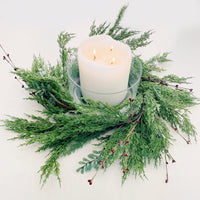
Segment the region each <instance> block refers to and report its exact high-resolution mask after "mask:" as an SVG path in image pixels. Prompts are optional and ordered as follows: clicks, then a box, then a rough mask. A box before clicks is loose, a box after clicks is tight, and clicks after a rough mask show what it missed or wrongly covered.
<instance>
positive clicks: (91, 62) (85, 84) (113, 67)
mask: <svg viewBox="0 0 200 200" xmlns="http://www.w3.org/2000/svg"><path fill="white" fill-rule="evenodd" d="M131 58H132V55H131V50H130V48H129V46H128V45H126V44H124V43H122V42H119V41H116V40H114V39H112V38H111V37H110V36H108V35H99V36H92V37H90V38H89V39H88V40H86V41H85V42H83V43H82V44H81V45H80V47H79V49H78V63H79V73H80V84H81V92H82V95H83V97H85V98H91V99H93V100H95V101H103V102H107V103H109V104H110V105H117V104H119V103H120V102H122V101H123V100H124V98H125V96H126V94H127V90H126V89H127V87H128V79H129V72H130V66H131Z"/></svg>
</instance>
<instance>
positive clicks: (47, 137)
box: [4, 6, 197, 184]
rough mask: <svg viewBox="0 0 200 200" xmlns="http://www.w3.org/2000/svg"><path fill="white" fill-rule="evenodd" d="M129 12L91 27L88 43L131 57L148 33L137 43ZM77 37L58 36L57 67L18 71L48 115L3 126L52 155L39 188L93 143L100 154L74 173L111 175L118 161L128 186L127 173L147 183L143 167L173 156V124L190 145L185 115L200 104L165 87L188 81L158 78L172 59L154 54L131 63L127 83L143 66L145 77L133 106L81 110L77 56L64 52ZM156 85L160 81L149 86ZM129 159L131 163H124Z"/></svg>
mask: <svg viewBox="0 0 200 200" xmlns="http://www.w3.org/2000/svg"><path fill="white" fill-rule="evenodd" d="M126 8H127V6H124V7H122V9H121V10H120V12H119V15H118V17H117V19H116V21H115V22H114V24H113V25H111V23H107V22H104V23H102V24H100V25H99V26H96V25H95V22H93V24H92V26H91V27H90V36H92V35H99V34H108V35H110V36H111V37H113V38H114V39H116V40H120V41H122V42H124V43H126V44H128V45H129V46H130V47H131V49H132V50H135V49H136V48H138V47H142V46H146V45H147V44H149V37H150V35H151V33H152V32H151V31H147V32H145V33H142V34H141V35H140V36H139V37H136V35H138V34H139V32H138V31H135V30H130V29H129V28H123V27H122V26H121V25H120V22H121V19H122V17H123V15H124V12H125V10H126ZM73 37H74V35H73V34H70V33H64V32H62V33H61V34H60V35H59V36H58V44H59V48H60V49H59V52H60V61H58V63H57V65H56V66H52V65H50V64H46V63H45V62H44V60H43V59H42V58H40V57H39V58H36V57H34V60H33V65H32V69H31V70H24V69H21V68H19V69H17V70H16V71H15V72H14V73H15V74H16V75H17V76H19V77H20V78H21V79H22V80H24V81H25V83H26V85H27V88H26V90H28V91H29V92H30V94H31V97H30V99H31V100H36V101H38V102H39V103H40V104H42V105H43V106H44V110H43V111H42V114H43V115H42V117H39V116H35V115H31V116H28V119H22V118H16V117H11V118H10V119H8V120H5V121H4V125H5V126H6V127H7V129H8V130H12V131H14V132H16V133H18V134H17V136H16V137H14V138H13V139H20V140H24V141H25V142H24V144H23V145H30V144H34V143H37V144H39V147H38V149H37V152H40V151H45V150H49V154H48V156H49V157H48V159H47V160H46V162H45V163H44V165H43V166H42V167H41V169H40V173H41V181H42V184H45V183H46V181H47V179H48V178H49V176H50V175H51V174H55V175H56V176H57V178H58V181H59V182H61V179H60V176H59V163H58V159H59V158H60V157H62V156H65V155H69V154H71V153H72V152H74V151H75V150H76V149H78V148H81V147H82V146H83V145H84V144H85V143H87V142H88V141H90V140H92V139H97V141H98V142H97V144H96V146H98V147H101V150H98V151H93V152H92V153H90V154H89V155H88V158H83V160H82V161H80V162H79V164H81V167H80V168H78V169H77V171H78V172H81V173H84V172H87V171H90V170H91V169H95V170H99V169H101V165H102V164H103V165H104V167H105V169H107V168H108V167H109V166H111V165H112V164H113V163H114V162H115V161H116V160H119V162H120V165H121V168H122V170H123V171H125V173H123V175H122V181H123V182H124V181H125V180H126V178H127V176H128V175H130V174H134V175H135V176H141V177H143V176H145V172H144V168H145V166H146V165H147V164H148V163H150V162H151V161H153V162H154V163H155V165H156V166H157V165H158V164H159V163H160V161H161V160H162V156H163V155H165V154H167V156H168V157H170V156H169V153H168V149H169V146H170V144H171V143H172V139H173V135H172V134H171V133H170V128H169V125H170V126H171V127H172V128H174V127H176V128H179V129H180V130H181V131H182V132H183V133H184V134H186V136H187V137H188V139H189V138H190V137H192V136H195V134H196V132H195V128H194V126H193V125H192V124H191V122H190V120H189V118H188V108H189V107H191V106H193V105H195V104H196V100H197V99H196V98H195V97H194V96H193V95H192V93H191V92H188V91H187V90H183V91H180V90H178V89H177V88H173V87H167V85H166V84H160V81H161V80H162V81H164V82H172V83H173V82H175V83H186V82H187V80H188V78H183V77H181V78H180V77H178V76H175V75H168V76H164V77H163V78H160V77H159V76H157V75H155V74H154V72H161V71H163V69H162V68H161V67H160V66H159V64H160V63H164V62H168V61H169V59H168V58H167V56H168V53H163V54H162V55H156V56H154V57H153V58H151V59H149V60H147V61H144V60H142V59H141V58H139V59H138V58H137V59H136V58H135V57H134V58H133V60H132V68H131V72H130V77H129V78H130V80H131V79H132V77H133V76H136V75H137V74H138V73H139V64H140V63H141V64H142V66H143V74H142V77H143V78H142V81H141V82H140V85H139V88H138V94H137V96H136V98H135V99H134V101H133V102H130V101H129V100H128V99H127V100H125V101H124V102H123V103H122V104H120V105H117V106H111V105H108V104H106V103H102V102H94V101H93V100H91V99H84V103H83V102H82V103H79V104H78V103H76V102H74V101H73V97H72V96H71V94H70V92H69V88H68V77H67V73H66V65H67V62H68V59H69V56H70V54H72V53H73V52H75V51H76V49H71V48H66V44H67V43H68V42H69V41H70V40H71V39H72V38H73ZM139 62H140V63H139ZM74 65H75V68H74V71H73V73H72V74H77V73H79V72H78V67H77V66H78V65H77V61H76V63H74ZM133 66H134V67H133ZM147 77H151V78H147ZM152 78H153V79H155V80H154V81H152ZM109 130H112V134H109V135H104V134H105V133H107V132H108V131H109ZM127 141H128V142H127ZM126 154H127V155H128V156H124V155H126ZM100 160H102V163H100Z"/></svg>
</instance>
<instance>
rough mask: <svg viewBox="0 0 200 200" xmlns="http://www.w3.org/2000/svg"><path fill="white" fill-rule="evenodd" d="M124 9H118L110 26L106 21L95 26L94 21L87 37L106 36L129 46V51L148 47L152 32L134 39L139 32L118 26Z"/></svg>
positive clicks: (125, 7) (124, 7)
mask: <svg viewBox="0 0 200 200" xmlns="http://www.w3.org/2000/svg"><path fill="white" fill-rule="evenodd" d="M126 9H127V5H126V6H123V7H122V8H121V9H120V11H119V14H118V16H117V19H116V20H115V22H114V24H113V25H112V26H111V23H107V22H106V21H105V22H104V23H102V24H100V25H99V26H97V25H96V24H95V21H94V22H93V23H92V25H91V27H90V33H89V36H93V35H101V34H107V35H109V36H111V37H112V38H113V39H115V40H120V41H122V42H124V43H125V44H127V45H129V46H130V48H131V50H136V49H137V48H138V47H144V46H146V45H148V44H149V43H150V42H151V41H149V38H150V36H151V34H152V31H146V32H144V33H142V34H140V35H139V36H137V37H136V35H138V34H139V33H140V32H139V31H136V30H131V29H130V28H127V27H125V28H124V27H122V26H121V25H120V22H121V20H122V18H123V15H124V13H125V11H126Z"/></svg>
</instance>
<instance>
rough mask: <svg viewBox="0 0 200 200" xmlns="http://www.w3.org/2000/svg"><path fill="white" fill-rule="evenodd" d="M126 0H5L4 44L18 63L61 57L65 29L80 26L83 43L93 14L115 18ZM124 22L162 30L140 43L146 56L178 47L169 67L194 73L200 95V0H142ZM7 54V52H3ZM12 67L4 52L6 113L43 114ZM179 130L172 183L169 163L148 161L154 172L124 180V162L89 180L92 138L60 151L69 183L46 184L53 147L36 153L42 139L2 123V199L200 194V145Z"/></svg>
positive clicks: (162, 198)
mask: <svg viewBox="0 0 200 200" xmlns="http://www.w3.org/2000/svg"><path fill="white" fill-rule="evenodd" d="M125 3H127V1H119V0H110V1H108V0H99V1H95V0H73V1H72V0H71V1H68V0H56V1H53V0H52V1H50V0H43V1H42V0H34V1H33V0H31V1H27V0H16V1H14V0H0V44H2V45H3V46H4V47H5V48H6V49H7V51H8V52H9V53H10V55H11V57H12V58H13V60H14V62H15V64H16V65H17V66H20V67H23V68H30V66H31V63H32V58H33V54H35V55H39V54H40V55H41V56H42V57H44V58H45V60H47V61H50V62H52V63H56V60H57V59H58V46H57V43H56V40H57V35H58V34H59V33H60V32H61V31H63V30H65V31H69V32H74V33H77V37H76V38H75V39H74V40H73V42H72V43H71V45H76V46H77V45H79V43H80V42H81V41H83V40H84V39H85V38H87V36H88V32H89V26H90V24H91V22H92V21H93V19H96V20H97V22H99V23H100V22H103V21H104V20H108V21H113V20H114V19H115V17H116V15H117V13H118V11H119V9H120V7H121V6H122V5H124V4H125ZM123 24H124V25H126V26H129V27H131V28H134V29H137V30H143V31H144V30H149V29H153V30H154V31H155V33H154V35H153V36H152V39H153V43H152V44H151V45H150V46H149V47H148V48H146V49H140V53H142V54H143V56H144V58H148V57H150V56H152V55H155V54H157V53H161V52H163V51H170V52H172V53H171V55H170V58H171V59H172V60H173V62H171V63H169V64H167V65H166V69H167V73H176V74H177V75H183V76H194V79H192V85H191V86H190V87H191V88H193V89H194V95H196V96H197V97H200V90H199V85H200V61H199V60H200V1H199V0H168V1H164V0H134V1H131V0H130V1H129V7H128V10H127V13H126V15H125V17H124V20H123ZM0 56H1V57H2V56H3V54H2V53H1V52H0ZM10 70H11V68H10V67H9V66H8V65H7V64H6V63H4V62H3V60H2V59H0V95H1V96H0V97H1V98H0V111H1V112H0V118H1V119H5V118H6V115H14V116H18V117H24V116H25V115H24V113H28V114H37V112H36V110H39V109H41V108H42V107H41V106H40V105H38V104H37V103H35V102H31V101H26V100H24V99H23V98H25V97H28V94H27V92H26V91H24V90H23V89H22V88H21V87H20V85H19V84H18V83H17V81H16V80H15V79H14V76H13V75H12V74H10V73H9V72H10ZM199 112H200V106H195V107H193V108H192V109H191V114H190V117H191V120H192V123H193V124H194V125H195V126H196V128H197V132H199V130H200V129H199V124H200V123H199V122H200V118H199ZM172 134H174V138H175V139H176V141H175V142H174V145H173V146H171V148H170V151H171V153H172V154H173V155H174V157H175V159H176V161H177V162H176V163H175V164H171V163H170V164H169V183H168V184H165V183H164V180H165V166H164V165H163V164H161V166H160V167H159V168H157V169H155V168H154V166H153V165H150V166H147V168H146V175H147V177H148V180H144V181H143V180H141V179H140V178H137V179H135V178H134V177H133V176H130V177H129V178H128V180H127V181H126V183H125V184H124V185H123V186H121V173H122V172H121V169H120V167H119V165H118V164H117V163H116V164H115V165H113V166H112V167H110V168H109V169H108V170H107V171H106V173H103V172H102V171H101V172H100V173H99V174H98V176H97V177H96V178H95V181H94V184H93V185H92V186H89V185H88V183H87V179H89V178H91V177H92V175H93V174H94V171H92V172H90V173H88V174H85V175H81V174H78V173H76V171H75V170H76V168H77V167H78V164H77V163H78V161H79V160H81V159H82V157H84V156H85V155H87V154H88V153H89V152H90V151H91V149H92V148H93V146H92V145H91V144H92V143H93V142H91V144H87V145H85V146H84V147H83V148H82V149H79V150H77V151H76V152H75V153H73V154H72V155H70V156H67V157H64V158H62V159H60V160H59V161H60V164H61V178H62V187H61V188H60V187H59V185H58V182H57V180H56V178H55V177H54V176H51V177H50V179H49V180H48V182H47V184H46V185H45V187H44V188H43V189H42V190H41V188H40V185H39V174H37V171H38V170H39V168H40V166H41V165H42V164H43V163H44V162H45V156H46V155H47V152H42V153H35V152H34V151H35V150H36V149H37V147H38V146H37V145H33V146H29V147H19V145H20V143H21V141H14V142H13V141H8V139H9V138H11V137H13V136H15V133H12V132H9V131H6V130H5V128H4V127H0V199H2V200H13V199H16V200H25V199H29V200H46V199H48V200H54V199H56V200H63V199H71V200H78V199H87V200H90V199H96V200H101V199H105V200H111V199H115V200H121V199H127V200H129V199H131V200H132V199H136V200H143V199H148V200H168V199H172V200H173V199H181V200H186V199H192V200H198V199H200V193H199V187H200V170H199V169H200V156H199V152H200V145H199V135H197V142H195V141H192V144H191V145H187V144H186V143H185V142H184V141H183V140H181V138H180V137H179V136H177V135H176V133H174V132H173V133H172Z"/></svg>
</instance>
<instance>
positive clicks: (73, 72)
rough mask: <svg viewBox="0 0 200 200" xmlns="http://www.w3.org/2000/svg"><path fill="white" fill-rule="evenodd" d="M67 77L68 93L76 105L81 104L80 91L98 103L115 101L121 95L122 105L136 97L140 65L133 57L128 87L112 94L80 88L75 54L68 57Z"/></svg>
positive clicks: (140, 71)
mask: <svg viewBox="0 0 200 200" xmlns="http://www.w3.org/2000/svg"><path fill="white" fill-rule="evenodd" d="M67 75H68V79H69V91H70V94H71V95H72V97H73V98H74V101H75V102H77V103H81V102H83V96H82V91H87V93H88V94H91V96H94V94H95V95H96V96H98V99H97V100H98V101H101V99H104V100H103V101H104V102H105V101H106V99H107V98H108V99H109V98H113V99H115V97H119V95H122V96H123V99H122V101H121V102H120V103H122V102H123V101H124V100H125V99H127V98H135V97H136V95H137V89H138V86H139V83H140V79H141V76H142V63H141V61H140V60H139V58H138V57H137V56H135V55H133V58H132V63H131V69H130V74H129V81H128V87H127V89H125V90H121V91H118V92H114V93H112V92H110V93H100V92H96V91H90V90H88V89H87V88H83V87H81V85H80V77H79V67H78V60H77V53H74V54H72V55H71V56H70V59H69V61H68V63H67ZM124 94H126V95H124ZM124 96H125V98H124ZM97 100H95V101H97ZM116 104H119V103H116Z"/></svg>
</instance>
